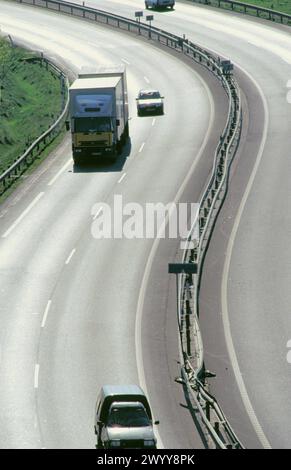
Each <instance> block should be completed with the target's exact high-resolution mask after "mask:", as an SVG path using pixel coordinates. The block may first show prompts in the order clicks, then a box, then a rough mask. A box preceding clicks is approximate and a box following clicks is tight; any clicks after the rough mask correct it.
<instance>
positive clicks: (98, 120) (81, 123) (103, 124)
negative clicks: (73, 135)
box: [75, 117, 112, 132]
mask: <svg viewBox="0 0 291 470" xmlns="http://www.w3.org/2000/svg"><path fill="white" fill-rule="evenodd" d="M111 130H112V123H111V119H110V118H109V117H88V118H76V119H75V132H111Z"/></svg>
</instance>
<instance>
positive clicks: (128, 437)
mask: <svg viewBox="0 0 291 470" xmlns="http://www.w3.org/2000/svg"><path fill="white" fill-rule="evenodd" d="M154 424H158V421H156V422H155V423H154ZM94 428H95V434H96V435H97V448H107V449H112V448H119V449H124V448H129V449H143V448H147V449H156V443H157V441H156V438H155V435H154V431H153V421H152V413H151V409H150V405H149V403H148V400H147V398H146V396H145V394H144V392H143V390H142V389H141V388H140V387H139V386H137V385H124V386H119V385H117V386H116V385H106V386H104V387H102V388H101V391H100V393H99V396H98V399H97V402H96V410H95V424H94Z"/></svg>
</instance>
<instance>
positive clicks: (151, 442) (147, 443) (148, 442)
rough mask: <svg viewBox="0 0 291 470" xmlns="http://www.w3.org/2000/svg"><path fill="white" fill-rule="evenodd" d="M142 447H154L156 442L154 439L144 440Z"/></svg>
mask: <svg viewBox="0 0 291 470" xmlns="http://www.w3.org/2000/svg"><path fill="white" fill-rule="evenodd" d="M144 445H145V446H146V447H153V446H155V445H156V442H155V440H154V439H146V440H145V441H144Z"/></svg>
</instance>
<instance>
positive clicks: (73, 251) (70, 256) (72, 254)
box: [66, 248, 76, 264]
mask: <svg viewBox="0 0 291 470" xmlns="http://www.w3.org/2000/svg"><path fill="white" fill-rule="evenodd" d="M75 251H76V248H73V249H72V251H71V253H70V254H69V256H68V258H67V259H66V264H69V262H70V261H71V259H72V258H73V256H74V254H75Z"/></svg>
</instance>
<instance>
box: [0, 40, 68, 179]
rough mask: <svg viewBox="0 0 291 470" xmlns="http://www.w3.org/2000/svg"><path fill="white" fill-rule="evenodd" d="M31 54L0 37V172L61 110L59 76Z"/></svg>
mask: <svg viewBox="0 0 291 470" xmlns="http://www.w3.org/2000/svg"><path fill="white" fill-rule="evenodd" d="M33 57H34V55H33V54H32V53H29V52H27V51H25V50H24V49H21V48H19V47H12V46H11V45H10V44H9V43H8V42H7V41H4V40H3V39H0V93H1V94H0V174H1V173H2V172H3V171H4V170H6V169H7V168H8V167H9V165H10V164H11V163H13V161H14V160H15V159H17V158H18V157H19V156H20V155H21V154H22V153H23V152H24V150H25V149H26V148H27V146H28V144H29V143H31V142H33V141H34V140H35V139H36V138H37V137H38V136H39V135H40V134H41V133H42V132H44V131H45V130H46V129H47V128H48V127H49V126H50V125H51V124H52V122H53V121H54V120H55V118H56V117H57V115H58V114H59V113H60V110H61V87H60V82H59V79H58V78H56V77H55V76H54V75H53V74H52V73H51V72H50V71H48V70H46V67H45V65H43V66H42V65H41V64H40V63H39V62H34V61H33V60H32V59H33Z"/></svg>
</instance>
